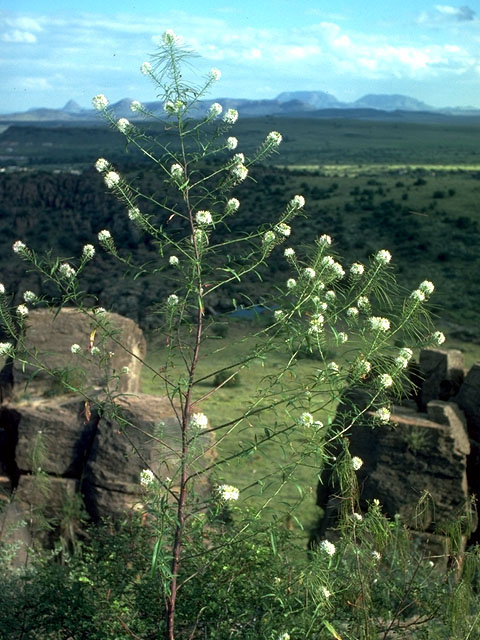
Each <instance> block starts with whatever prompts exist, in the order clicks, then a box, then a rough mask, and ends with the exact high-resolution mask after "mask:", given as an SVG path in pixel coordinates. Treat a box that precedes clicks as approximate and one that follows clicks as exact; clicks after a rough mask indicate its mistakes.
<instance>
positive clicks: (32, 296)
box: [2, 285, 37, 303]
mask: <svg viewBox="0 0 480 640" xmlns="http://www.w3.org/2000/svg"><path fill="white" fill-rule="evenodd" d="M2 286H3V285H2ZM2 293H4V291H2ZM23 299H24V300H25V302H30V303H32V302H35V301H36V300H37V294H36V293H34V292H33V291H25V292H24V294H23Z"/></svg>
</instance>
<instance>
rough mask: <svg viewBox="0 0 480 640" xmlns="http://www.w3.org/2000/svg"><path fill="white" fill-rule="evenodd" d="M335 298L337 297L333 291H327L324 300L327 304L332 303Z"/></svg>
mask: <svg viewBox="0 0 480 640" xmlns="http://www.w3.org/2000/svg"><path fill="white" fill-rule="evenodd" d="M336 297H337V294H336V293H335V291H334V290H333V289H329V290H328V291H326V292H325V300H326V301H327V302H333V301H334V300H335V299H336Z"/></svg>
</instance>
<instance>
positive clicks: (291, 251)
mask: <svg viewBox="0 0 480 640" xmlns="http://www.w3.org/2000/svg"><path fill="white" fill-rule="evenodd" d="M283 255H284V256H285V258H287V260H291V259H293V258H294V256H295V249H292V247H287V248H286V249H285V251H284V252H283Z"/></svg>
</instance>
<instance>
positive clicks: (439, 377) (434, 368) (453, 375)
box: [419, 349, 465, 411]
mask: <svg viewBox="0 0 480 640" xmlns="http://www.w3.org/2000/svg"><path fill="white" fill-rule="evenodd" d="M419 364H420V371H421V377H422V378H423V382H422V387H421V393H420V410H421V411H426V410H427V404H428V403H429V402H430V400H450V399H451V398H452V397H453V396H455V395H456V394H457V393H458V390H459V389H460V386H461V385H462V382H463V378H464V367H465V362H464V357H463V353H462V352H461V351H458V350H457V349H422V351H421V352H420V363H419Z"/></svg>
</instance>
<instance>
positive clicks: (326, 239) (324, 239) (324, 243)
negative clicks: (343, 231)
mask: <svg viewBox="0 0 480 640" xmlns="http://www.w3.org/2000/svg"><path fill="white" fill-rule="evenodd" d="M317 244H318V245H319V246H320V247H329V246H330V245H331V244H332V238H331V237H330V236H329V235H328V234H326V233H324V234H323V235H322V236H320V237H319V238H318V240H317ZM332 259H333V258H332Z"/></svg>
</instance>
